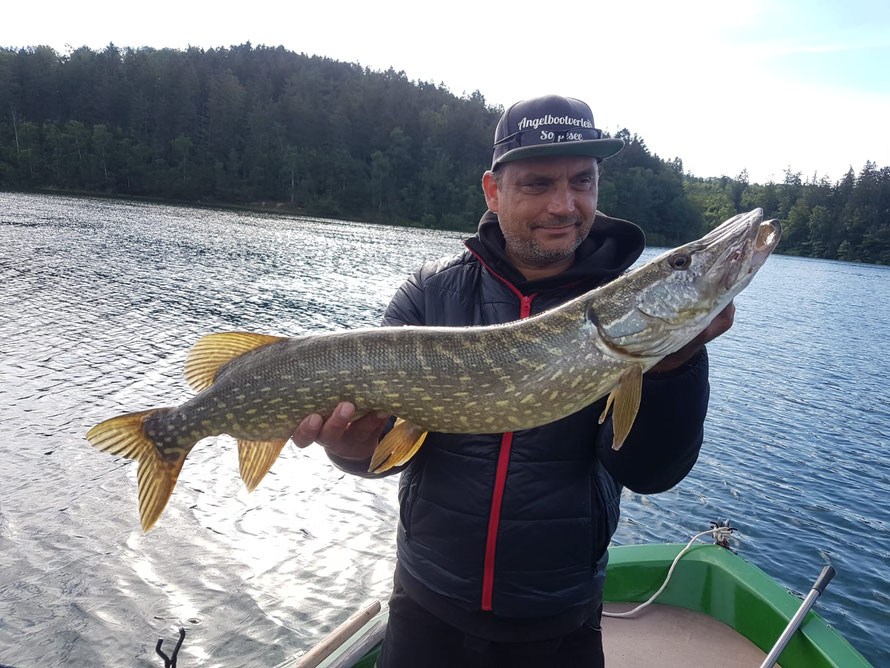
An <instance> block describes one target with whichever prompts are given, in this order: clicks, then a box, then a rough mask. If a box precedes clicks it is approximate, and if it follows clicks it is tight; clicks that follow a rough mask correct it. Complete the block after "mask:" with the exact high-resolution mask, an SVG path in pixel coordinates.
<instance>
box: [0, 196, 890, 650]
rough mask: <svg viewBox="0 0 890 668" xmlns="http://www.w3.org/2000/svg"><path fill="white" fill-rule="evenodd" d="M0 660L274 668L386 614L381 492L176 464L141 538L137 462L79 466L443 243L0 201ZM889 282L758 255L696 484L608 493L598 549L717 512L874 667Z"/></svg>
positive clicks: (393, 281) (304, 458)
mask: <svg viewBox="0 0 890 668" xmlns="http://www.w3.org/2000/svg"><path fill="white" fill-rule="evenodd" d="M0 212H2V215H0V282H2V283H3V286H4V288H3V291H2V292H0V378H2V383H0V407H2V408H0V428H2V435H3V439H2V441H0V451H2V453H3V459H4V466H3V467H2V468H0V486H2V489H3V494H2V496H0V664H10V665H21V666H31V665H40V666H52V665H93V666H105V665H107V666H118V665H135V666H157V665H158V658H157V657H156V656H155V655H154V645H155V642H156V641H157V638H158V637H163V638H166V639H167V642H168V643H174V642H175V639H176V637H177V633H176V630H177V629H178V628H179V627H180V626H183V627H185V628H186V629H187V632H188V635H187V639H186V642H185V644H184V646H183V650H182V651H181V653H180V656H181V659H182V665H194V666H198V665H200V666H231V665H274V664H275V663H278V662H279V661H282V660H283V659H285V658H286V657H287V656H290V655H292V654H294V653H296V652H298V651H301V650H304V649H306V648H307V647H309V646H311V645H312V644H313V642H314V641H315V640H316V639H317V638H318V637H319V636H320V635H321V634H323V633H325V632H327V631H329V630H330V629H332V628H333V627H334V626H335V625H336V624H337V623H339V622H340V621H342V619H343V617H344V616H345V615H346V614H347V613H348V612H350V611H351V610H353V609H355V608H357V607H359V606H360V605H361V604H362V603H364V602H366V601H367V600H368V599H371V598H380V599H385V598H386V597H387V595H388V592H389V587H390V581H391V577H392V568H393V551H394V536H395V524H396V521H397V517H398V515H397V499H396V481H395V480H394V479H386V480H381V481H365V480H362V479H357V478H354V477H351V476H346V475H344V474H342V473H340V472H339V471H337V470H336V469H335V468H333V467H332V466H330V465H329V463H328V462H327V460H326V458H325V456H324V455H323V453H320V452H319V451H318V449H314V448H309V449H307V450H297V449H295V448H292V447H290V446H289V447H288V448H286V449H285V451H284V453H283V454H282V457H281V459H280V461H279V462H277V463H276V465H275V467H274V469H273V470H272V472H271V473H270V474H269V475H268V476H267V478H266V479H265V480H264V481H263V484H262V485H261V486H260V487H259V488H258V489H257V490H256V491H255V492H254V493H253V494H248V493H247V492H246V491H245V490H244V488H243V485H242V484H241V482H240V480H239V479H238V476H237V461H236V459H237V455H236V450H235V443H234V440H233V439H231V438H229V437H219V438H211V439H206V440H205V441H203V442H202V443H200V444H199V445H198V446H197V447H196V448H195V450H194V451H193V453H192V454H191V455H190V457H189V460H188V463H187V464H186V467H185V471H184V473H183V476H182V479H181V481H180V484H179V485H178V487H177V490H176V493H175V494H174V497H173V499H172V500H171V503H170V505H169V506H168V508H167V510H166V511H165V514H164V516H163V518H162V520H161V522H160V524H159V525H158V526H157V527H156V528H155V529H154V530H153V531H152V532H151V533H149V534H147V535H143V534H142V533H141V531H140V530H139V529H138V519H137V513H136V468H135V465H133V464H132V463H131V462H128V461H126V460H123V459H119V458H118V459H115V458H111V457H108V456H107V455H105V454H102V453H99V452H96V451H94V450H92V449H91V448H89V447H88V445H87V444H86V443H85V441H84V439H83V434H84V433H85V432H86V430H87V429H88V428H89V427H90V426H92V425H93V424H95V423H96V422H97V421H99V420H101V419H104V418H106V417H108V416H110V415H114V414H115V413H118V412H120V411H131V410H138V409H143V408H148V407H152V406H157V405H169V404H171V403H175V402H178V401H182V400H183V399H185V398H187V397H188V396H190V395H191V392H190V390H189V389H188V388H187V386H186V384H185V382H184V380H183V378H182V375H181V371H182V366H183V363H184V361H185V356H186V353H187V350H188V347H189V346H190V345H191V344H192V343H193V342H194V341H195V340H196V339H197V338H198V337H199V336H201V335H202V334H206V333H209V332H214V331H220V330H232V329H244V330H254V331H262V332H265V333H271V334H283V335H298V334H301V333H304V332H311V331H329V330H333V329H342V328H352V327H360V326H371V325H375V324H376V323H378V322H379V320H380V317H381V315H382V313H383V309H384V308H385V305H386V303H387V302H388V300H389V298H390V296H391V295H392V293H393V291H394V290H395V289H396V287H397V286H398V285H399V284H400V283H401V281H402V280H404V278H405V276H406V275H408V273H409V272H410V271H411V270H412V269H413V268H415V267H416V266H417V265H418V264H419V263H420V262H421V261H422V260H424V259H427V258H432V257H438V256H442V255H446V254H449V253H452V252H454V251H455V250H457V249H459V248H460V239H461V237H460V235H457V234H452V233H441V232H433V231H426V230H405V229H400V228H391V227H385V226H368V225H364V224H361V223H349V222H342V221H335V220H309V219H298V218H286V217H275V216H266V215H256V214H245V213H228V212H226V213H221V212H218V211H208V210H203V209H196V208H183V207H170V206H162V205H155V204H144V203H135V202H109V201H104V200H99V199H72V198H67V197H47V196H33V195H18V194H15V195H13V194H7V193H0ZM887 303H890V270H888V269H887V268H881V267H870V266H863V265H851V264H845V263H836V262H825V261H815V260H805V259H799V258H786V257H777V258H774V259H772V260H771V261H770V262H769V263H768V264H767V265H766V267H765V268H764V269H763V271H762V272H761V275H760V276H759V277H758V279H757V280H756V281H755V282H754V283H753V284H752V286H751V287H750V288H749V289H748V290H746V291H745V292H744V293H743V294H742V295H740V296H739V298H738V299H737V307H738V311H737V316H736V324H735V326H734V327H733V329H732V330H731V331H730V332H729V333H728V334H727V335H725V336H724V337H721V339H720V340H718V341H716V342H715V343H714V344H713V345H712V346H711V360H712V403H711V409H710V413H709V417H708V422H707V425H706V442H705V445H704V448H703V450H702V455H701V458H700V460H699V463H698V464H697V465H696V467H695V469H694V470H693V472H692V474H690V476H689V477H687V479H686V480H684V481H683V482H682V483H681V484H680V485H678V486H677V487H676V488H675V489H673V490H670V491H669V492H666V493H664V494H661V495H657V496H651V497H646V496H640V495H636V494H633V493H631V492H629V491H625V492H624V495H623V503H622V510H623V517H622V520H621V524H620V527H619V530H618V532H617V534H616V536H615V542H616V543H618V544H622V543H637V542H665V541H675V542H676V541H685V540H686V539H688V537H689V536H690V535H691V534H693V533H697V532H698V531H701V530H702V529H704V528H707V525H708V522H709V521H710V520H713V519H717V518H723V517H730V518H731V519H732V520H733V523H734V524H735V525H736V526H738V527H740V529H741V531H740V532H739V539H738V541H737V547H738V549H739V550H740V552H741V554H742V555H743V556H745V557H746V558H748V559H749V560H751V561H752V562H754V563H755V564H757V565H758V566H760V567H761V568H763V569H764V570H765V571H767V573H769V574H770V575H772V576H773V577H774V578H776V579H777V580H778V581H779V582H780V583H781V584H782V585H784V586H785V587H787V588H788V589H789V590H794V591H802V590H805V589H808V587H809V585H810V584H811V582H812V580H813V579H814V578H815V576H816V575H817V574H818V572H819V570H820V569H821V566H822V565H823V564H825V563H832V564H833V565H834V566H835V567H836V568H837V569H838V572H839V574H838V576H837V577H836V579H835V580H834V582H833V583H832V585H831V587H830V588H829V590H828V592H827V593H826V595H825V596H824V597H823V598H821V599H820V601H819V609H820V611H821V612H822V613H823V614H824V615H825V616H826V617H827V618H828V619H829V621H830V622H832V623H833V624H835V625H836V626H837V628H838V629H839V630H840V631H841V632H842V633H843V634H844V635H845V636H846V637H847V638H848V639H849V640H850V641H851V642H853V644H854V645H856V646H857V647H858V648H859V649H860V651H862V652H863V653H864V654H866V656H867V657H868V658H869V659H870V660H871V661H872V662H873V663H874V664H875V665H885V664H890V653H888V650H887V647H888V646H890V627H888V624H887V623H886V620H887V619H888V618H890V596H888V588H887V584H886V583H887V582H888V581H890V567H888V564H890V493H888V492H890V455H888V447H887V444H888V436H890V408H888V401H887V392H886V378H887V377H888V375H890V366H888V362H887V356H886V353H885V348H886V345H887V334H886V333H887V332H888V331H890V310H888V309H886V308H884V307H878V306H877V305H881V304H883V305H886V304H887Z"/></svg>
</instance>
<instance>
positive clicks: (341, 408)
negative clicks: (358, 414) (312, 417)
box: [317, 401, 355, 443]
mask: <svg viewBox="0 0 890 668" xmlns="http://www.w3.org/2000/svg"><path fill="white" fill-rule="evenodd" d="M354 415H355V406H353V405H352V404H351V403H349V402H348V401H344V402H341V403H339V404H337V407H336V408H335V409H334V412H333V413H332V414H331V417H329V418H328V419H327V421H326V422H325V423H324V426H323V427H322V428H321V433H319V435H318V439H317V440H318V441H319V442H321V443H336V442H337V441H339V440H340V439H341V438H343V434H345V433H346V429H347V428H348V427H349V422H350V421H351V420H352V417H353V416H354Z"/></svg>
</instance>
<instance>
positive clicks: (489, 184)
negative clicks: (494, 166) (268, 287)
mask: <svg viewBox="0 0 890 668" xmlns="http://www.w3.org/2000/svg"><path fill="white" fill-rule="evenodd" d="M482 192H484V193H485V203H486V204H487V205H488V210H489V211H491V212H492V213H497V212H498V184H497V183H495V180H494V173H493V172H491V171H488V172H485V174H483V175H482Z"/></svg>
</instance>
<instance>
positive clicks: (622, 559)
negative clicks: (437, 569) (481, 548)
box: [287, 544, 871, 668]
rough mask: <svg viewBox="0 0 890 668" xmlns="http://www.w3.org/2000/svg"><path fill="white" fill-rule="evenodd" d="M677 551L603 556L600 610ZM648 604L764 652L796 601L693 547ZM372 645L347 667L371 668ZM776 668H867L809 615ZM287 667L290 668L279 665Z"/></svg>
mask: <svg viewBox="0 0 890 668" xmlns="http://www.w3.org/2000/svg"><path fill="white" fill-rule="evenodd" d="M684 547H685V545H673V544H671V545H628V546H623V547H611V548H609V566H608V576H607V578H606V588H605V592H604V596H603V598H604V600H605V601H606V602H630V603H633V602H642V601H646V600H648V599H649V597H650V596H652V594H654V593H655V591H656V590H657V589H658V588H659V587H660V586H661V585H662V583H663V582H664V578H665V576H666V575H667V571H668V569H669V568H670V565H671V563H672V562H673V560H674V559H675V558H676V556H677V554H679V553H680V551H681V550H682V549H683V548H684ZM656 602H657V603H658V604H660V605H671V606H677V607H681V608H686V609H688V610H693V611H695V612H700V613H703V614H705V615H708V616H710V617H712V618H714V619H717V620H719V621H721V622H723V623H724V624H726V625H727V626H729V627H730V628H732V629H734V630H735V631H736V632H738V633H739V634H741V635H742V636H744V637H745V638H747V639H748V640H749V641H751V642H752V643H754V644H755V645H756V646H757V647H759V648H760V649H761V650H763V651H764V652H769V650H770V649H771V648H772V646H773V644H774V643H775V642H776V640H777V639H778V637H779V636H780V635H781V634H782V631H783V630H784V629H785V627H786V626H787V624H788V622H789V621H790V619H791V618H792V617H793V616H794V613H795V612H797V609H798V608H799V607H800V604H801V600H800V599H799V598H797V597H795V596H793V595H791V594H790V593H788V592H787V591H786V590H785V589H784V588H782V587H781V586H779V585H778V584H777V583H776V582H775V581H774V580H773V579H772V578H771V577H770V576H769V575H767V574H766V573H764V572H763V571H762V570H760V569H759V568H757V567H756V566H754V565H753V564H750V563H748V562H747V561H745V560H744V559H742V558H741V557H739V556H737V555H735V554H734V553H732V552H731V551H729V550H727V549H725V548H722V547H719V546H717V545H697V546H695V547H693V548H692V549H690V550H689V551H688V552H687V553H686V554H685V555H684V556H683V557H682V558H681V559H680V561H679V562H678V564H677V567H676V569H675V570H674V573H673V575H672V577H671V581H670V583H669V584H668V586H667V588H666V589H665V590H664V591H663V592H662V593H661V595H660V596H659V597H658V599H657V600H656ZM385 618H386V612H383V613H381V614H380V615H378V617H376V618H375V619H374V620H372V621H371V622H369V623H368V624H367V625H366V626H365V627H363V628H362V629H360V630H359V631H358V632H356V634H355V635H354V636H353V637H352V639H350V640H348V641H347V642H346V643H345V644H344V646H343V647H341V648H339V649H338V650H337V651H336V652H334V653H333V654H332V655H331V656H330V657H329V658H328V659H327V660H325V661H324V662H322V663H321V668H324V667H326V666H331V665H334V662H336V660H337V657H338V656H340V655H341V654H343V652H345V651H348V650H349V647H350V645H351V644H352V643H354V642H355V641H357V640H358V639H359V638H360V637H361V636H362V635H364V634H365V632H366V630H367V628H369V627H371V626H372V625H373V624H375V623H377V622H379V621H380V620H381V619H385ZM379 654H380V645H379V644H377V645H376V646H375V647H373V648H372V649H370V651H368V653H367V654H365V656H364V657H363V658H362V659H361V660H360V661H359V662H358V663H356V664H355V666H356V667H357V668H373V666H374V663H375V662H376V661H377V657H378V656H379ZM779 663H780V664H781V665H782V668H822V667H823V666H825V667H828V666H834V667H842V668H857V667H867V666H870V665H871V664H869V663H868V661H866V660H865V658H864V657H863V656H862V655H861V654H860V653H859V652H857V651H856V650H855V649H854V648H853V647H852V645H850V644H849V643H848V642H847V641H846V640H845V639H844V638H843V637H842V636H841V635H840V634H839V633H838V632H837V631H835V630H834V629H833V628H832V627H831V626H829V624H828V623H827V622H826V621H825V620H824V619H823V618H822V617H820V616H819V615H818V614H817V613H815V612H813V611H810V612H809V613H807V616H806V617H805V619H804V621H803V623H802V625H801V627H800V629H798V631H797V632H796V633H795V634H794V636H793V637H792V639H791V641H790V642H789V643H788V646H787V647H786V648H785V650H784V651H783V652H782V655H781V657H780V659H779ZM287 665H295V664H287Z"/></svg>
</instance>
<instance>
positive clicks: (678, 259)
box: [668, 253, 692, 271]
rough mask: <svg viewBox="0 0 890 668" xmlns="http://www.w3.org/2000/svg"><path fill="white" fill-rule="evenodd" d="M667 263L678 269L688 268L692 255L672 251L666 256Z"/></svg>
mask: <svg viewBox="0 0 890 668" xmlns="http://www.w3.org/2000/svg"><path fill="white" fill-rule="evenodd" d="M668 264H669V265H670V267H671V269H678V270H680V271H682V270H684V269H689V267H690V265H692V256H691V255H690V254H689V253H674V254H673V255H671V256H670V257H669V258H668Z"/></svg>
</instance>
